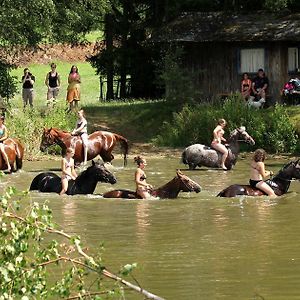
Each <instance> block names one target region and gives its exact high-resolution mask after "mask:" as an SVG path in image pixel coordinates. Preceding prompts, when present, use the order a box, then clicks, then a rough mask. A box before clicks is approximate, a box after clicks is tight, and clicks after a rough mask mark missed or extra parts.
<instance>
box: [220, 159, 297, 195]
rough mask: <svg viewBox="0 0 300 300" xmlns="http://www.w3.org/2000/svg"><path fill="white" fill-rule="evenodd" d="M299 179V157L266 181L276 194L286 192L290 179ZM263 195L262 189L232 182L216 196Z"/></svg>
mask: <svg viewBox="0 0 300 300" xmlns="http://www.w3.org/2000/svg"><path fill="white" fill-rule="evenodd" d="M293 178H295V179H300V165H299V159H298V160H296V161H291V162H289V163H288V164H286V165H285V166H284V167H283V168H282V169H281V170H280V171H279V172H278V173H277V174H276V175H275V176H274V177H273V178H272V179H268V180H266V183H267V184H268V185H269V186H270V187H271V188H272V189H273V190H274V192H275V194H276V195H277V196H281V195H283V194H285V193H287V191H288V189H289V187H290V184H291V180H292V179H293ZM242 195H245V196H263V195H266V194H265V193H264V192H263V191H261V190H259V189H257V188H253V187H251V186H250V185H239V184H233V185H230V186H229V187H227V188H226V189H224V190H223V191H221V192H220V193H219V194H218V195H217V197H236V196H242Z"/></svg>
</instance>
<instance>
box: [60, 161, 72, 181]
mask: <svg viewBox="0 0 300 300" xmlns="http://www.w3.org/2000/svg"><path fill="white" fill-rule="evenodd" d="M61 170H62V172H63V174H65V175H68V176H70V177H71V178H72V179H73V175H72V174H71V172H68V171H67V170H66V164H65V159H64V158H63V159H62V160H61Z"/></svg>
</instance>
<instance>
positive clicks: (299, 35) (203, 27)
mask: <svg viewBox="0 0 300 300" xmlns="http://www.w3.org/2000/svg"><path fill="white" fill-rule="evenodd" d="M153 39H154V40H155V41H169V42H205V41H208V42H209V41H223V42H233V41H236V42H246V41H300V14H288V13H286V14H285V15H283V14H282V13H281V14H280V15H279V14H272V13H266V12H256V13H255V14H254V13H251V14H250V13H249V14H230V13H227V12H212V13H204V12H190V13H183V14H182V15H180V16H179V17H178V18H177V19H175V20H173V21H172V22H170V23H169V24H167V25H165V26H164V27H163V28H161V29H160V30H159V32H156V33H154V35H153Z"/></svg>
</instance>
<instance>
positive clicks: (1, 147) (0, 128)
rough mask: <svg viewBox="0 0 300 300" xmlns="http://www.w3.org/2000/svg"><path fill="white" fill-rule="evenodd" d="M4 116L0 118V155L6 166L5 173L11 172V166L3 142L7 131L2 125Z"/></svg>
mask: <svg viewBox="0 0 300 300" xmlns="http://www.w3.org/2000/svg"><path fill="white" fill-rule="evenodd" d="M4 120H5V118H4V116H1V117H0V151H1V154H2V157H3V158H4V160H5V162H6V165H7V171H8V172H11V166H10V163H9V159H8V156H7V154H6V152H5V145H4V141H5V140H6V139H7V138H8V130H7V128H6V126H5V125H4Z"/></svg>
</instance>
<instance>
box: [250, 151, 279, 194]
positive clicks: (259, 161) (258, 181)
mask: <svg viewBox="0 0 300 300" xmlns="http://www.w3.org/2000/svg"><path fill="white" fill-rule="evenodd" d="M265 158H266V152H265V150H263V149H257V150H256V151H255V152H254V155H253V160H252V162H251V172H250V180H249V184H250V186H251V187H253V188H257V189H259V190H261V191H263V192H265V193H266V194H267V195H268V196H270V197H276V194H275V193H274V191H273V189H272V188H271V187H270V186H269V185H268V184H267V183H265V182H264V181H263V179H264V178H265V177H267V176H269V175H272V174H273V173H272V172H271V171H266V170H265V164H264V161H265Z"/></svg>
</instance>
